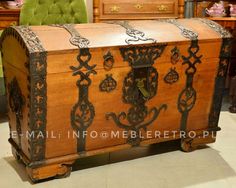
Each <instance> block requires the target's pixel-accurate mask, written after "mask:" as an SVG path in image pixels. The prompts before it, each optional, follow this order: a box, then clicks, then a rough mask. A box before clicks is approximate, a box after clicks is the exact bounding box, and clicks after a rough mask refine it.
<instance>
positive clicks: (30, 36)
mask: <svg viewBox="0 0 236 188" xmlns="http://www.w3.org/2000/svg"><path fill="white" fill-rule="evenodd" d="M9 33H13V35H17V38H18V39H19V38H21V42H23V43H25V45H26V48H27V49H28V52H29V53H38V52H45V51H46V52H56V51H67V50H76V49H78V48H99V47H101V48H102V47H115V46H116V47H117V46H129V45H149V44H153V43H155V44H163V43H171V42H188V41H190V40H221V38H231V37H232V36H231V34H230V33H229V32H228V31H227V30H225V29H224V28H223V27H222V26H220V25H219V24H217V23H216V22H214V21H212V20H208V19H201V18H194V19H159V20H143V21H116V22H109V23H96V24H95V23H93V24H64V25H50V26H13V27H10V28H8V29H6V30H5V31H4V32H3V34H2V35H3V36H5V35H7V34H9ZM2 38H4V37H1V41H2V40H3V39H2Z"/></svg>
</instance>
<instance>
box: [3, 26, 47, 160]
mask: <svg viewBox="0 0 236 188" xmlns="http://www.w3.org/2000/svg"><path fill="white" fill-rule="evenodd" d="M8 35H12V36H14V38H16V39H17V40H18V41H19V44H20V45H21V46H22V48H23V49H25V52H26V55H27V56H28V57H29V58H28V62H26V65H27V68H28V71H29V75H30V76H29V77H28V80H29V85H28V89H29V93H30V94H29V96H28V100H29V108H30V110H29V114H28V117H29V120H28V129H29V131H30V132H34V135H38V134H43V135H44V136H40V137H36V136H34V137H30V138H29V141H28V142H29V153H30V158H31V161H41V160H44V158H45V142H46V136H45V135H46V123H47V122H46V116H47V83H46V75H47V52H46V51H45V50H44V48H43V46H42V44H41V42H40V40H39V38H38V36H37V35H36V34H35V33H34V32H33V31H32V30H31V29H30V27H28V26H14V27H9V28H7V29H6V30H4V32H3V34H2V37H1V42H0V43H1V45H2V42H3V41H4V39H5V37H7V36H8Z"/></svg>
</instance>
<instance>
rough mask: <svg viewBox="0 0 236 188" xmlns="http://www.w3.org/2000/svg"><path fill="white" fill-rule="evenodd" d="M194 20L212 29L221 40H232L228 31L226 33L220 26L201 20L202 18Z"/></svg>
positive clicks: (207, 20) (210, 21)
mask: <svg viewBox="0 0 236 188" xmlns="http://www.w3.org/2000/svg"><path fill="white" fill-rule="evenodd" d="M195 20H198V21H200V22H202V23H204V24H206V25H207V26H208V27H210V28H211V29H213V30H214V31H216V32H217V33H219V34H220V36H221V37H222V38H232V35H231V33H230V32H229V31H227V29H225V28H224V27H222V26H221V25H220V24H218V23H216V22H214V21H212V20H209V19H203V18H195Z"/></svg>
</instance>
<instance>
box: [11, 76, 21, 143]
mask: <svg viewBox="0 0 236 188" xmlns="http://www.w3.org/2000/svg"><path fill="white" fill-rule="evenodd" d="M8 91H9V105H10V109H11V111H12V112H13V113H15V116H16V131H17V137H18V144H19V148H21V136H22V130H21V121H22V119H23V112H22V111H23V107H24V105H25V97H24V96H23V95H22V92H21V89H20V86H19V84H18V82H17V80H16V78H13V80H12V81H11V82H10V83H9V84H8Z"/></svg>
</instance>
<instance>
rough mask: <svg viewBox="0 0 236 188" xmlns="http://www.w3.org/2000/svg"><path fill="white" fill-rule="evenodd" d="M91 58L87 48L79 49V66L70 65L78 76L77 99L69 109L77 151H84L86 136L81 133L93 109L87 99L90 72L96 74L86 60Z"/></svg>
mask: <svg viewBox="0 0 236 188" xmlns="http://www.w3.org/2000/svg"><path fill="white" fill-rule="evenodd" d="M90 59H91V54H90V52H89V49H88V48H84V49H79V55H78V56H77V60H78V61H79V66H77V67H74V66H71V67H70V69H71V70H72V71H73V76H79V77H80V78H79V79H78V81H77V83H76V85H77V87H78V93H79V95H78V101H77V103H76V104H75V105H74V106H73V108H72V110H71V126H72V128H73V129H74V130H75V131H76V132H77V133H78V134H79V136H78V138H77V151H78V152H82V151H85V140H86V136H85V135H84V134H83V133H84V132H85V131H86V130H87V128H88V127H89V126H90V125H91V124H92V122H93V119H94V116H95V110H94V106H93V104H92V103H91V102H90V101H89V99H88V96H89V93H88V92H89V86H90V85H91V79H90V75H91V74H97V72H96V71H95V70H94V68H95V67H96V65H93V66H90V65H88V62H89V61H90ZM81 68H86V69H87V72H86V73H84V72H82V71H81Z"/></svg>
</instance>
